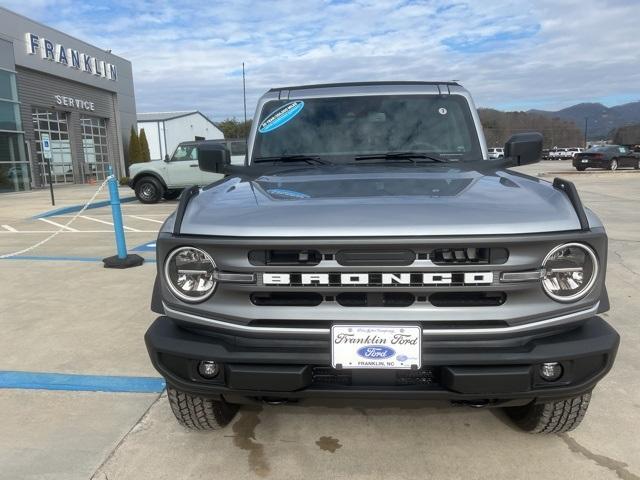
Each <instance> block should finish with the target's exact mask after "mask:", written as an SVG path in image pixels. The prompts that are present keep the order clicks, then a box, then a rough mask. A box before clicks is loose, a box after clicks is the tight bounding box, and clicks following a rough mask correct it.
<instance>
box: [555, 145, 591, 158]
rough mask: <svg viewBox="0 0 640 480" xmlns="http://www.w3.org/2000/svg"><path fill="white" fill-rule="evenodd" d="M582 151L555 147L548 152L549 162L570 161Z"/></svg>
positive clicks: (577, 148)
mask: <svg viewBox="0 0 640 480" xmlns="http://www.w3.org/2000/svg"><path fill="white" fill-rule="evenodd" d="M582 150H584V149H582V148H579V147H568V148H567V147H563V148H558V147H556V148H553V149H551V150H550V151H549V160H571V159H572V158H574V157H575V156H576V155H577V154H578V153H581V152H582Z"/></svg>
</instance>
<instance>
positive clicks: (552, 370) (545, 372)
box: [540, 362, 562, 382]
mask: <svg viewBox="0 0 640 480" xmlns="http://www.w3.org/2000/svg"><path fill="white" fill-rule="evenodd" d="M540 376H541V377H542V378H543V379H545V380H547V381H548V382H553V381H555V380H558V379H559V378H560V377H561V376H562V365H560V364H559V363H558V362H548V363H543V364H542V365H540Z"/></svg>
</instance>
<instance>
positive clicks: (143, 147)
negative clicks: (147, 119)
mask: <svg viewBox="0 0 640 480" xmlns="http://www.w3.org/2000/svg"><path fill="white" fill-rule="evenodd" d="M140 151H141V153H142V160H141V161H142V162H148V161H150V160H151V153H150V152H149V142H147V134H146V133H145V132H144V128H141V129H140Z"/></svg>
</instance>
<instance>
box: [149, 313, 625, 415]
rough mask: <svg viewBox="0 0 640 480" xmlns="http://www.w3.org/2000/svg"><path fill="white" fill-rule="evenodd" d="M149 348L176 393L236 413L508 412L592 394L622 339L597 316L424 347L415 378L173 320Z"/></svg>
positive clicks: (157, 331)
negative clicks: (376, 405) (266, 407)
mask: <svg viewBox="0 0 640 480" xmlns="http://www.w3.org/2000/svg"><path fill="white" fill-rule="evenodd" d="M516 340H517V339H516ZM145 341H146V344H147V349H148V351H149V355H150V357H151V361H152V362H153V365H154V367H155V368H156V369H157V370H158V371H159V372H160V373H161V374H162V376H163V377H165V379H166V380H167V383H168V384H169V385H172V386H174V387H175V388H177V389H179V390H183V391H186V392H189V393H192V394H198V395H204V396H209V397H212V398H220V397H221V396H222V397H224V398H225V399H226V400H227V401H230V402H235V403H249V402H253V401H256V400H265V399H266V400H273V399H277V400H285V399H286V400H296V399H302V398H331V397H333V398H378V399H385V400H448V401H454V402H455V401H458V402H470V403H473V404H478V403H479V402H483V404H484V403H486V404H496V405H497V404H500V405H504V404H521V403H526V402H529V401H531V400H533V399H535V400H550V399H555V398H565V397H571V396H575V395H579V394H581V393H584V392H587V391H589V390H591V389H592V388H593V387H594V385H595V384H596V383H597V382H598V381H599V380H600V379H601V378H602V377H603V376H604V375H605V374H606V373H607V372H608V371H609V370H610V369H611V366H612V365H613V361H614V359H615V355H616V352H617V349H618V344H619V341H620V337H619V335H618V334H617V332H616V331H615V330H614V329H613V328H612V327H611V326H610V325H609V324H608V323H606V322H605V321H604V320H602V318H600V317H597V316H596V317H592V318H590V319H589V320H586V321H584V322H583V323H581V324H579V325H578V326H575V327H573V328H571V329H569V330H565V331H563V332H561V333H557V332H556V333H554V334H551V335H548V336H545V337H542V338H540V337H537V338H536V337H529V338H524V337H523V340H522V341H521V342H518V341H514V339H510V340H509V341H502V342H501V341H497V342H490V341H481V342H475V341H466V342H451V341H435V340H434V341H428V340H425V341H424V342H423V354H422V364H423V368H422V369H421V370H418V371H395V370H363V371H352V370H334V369H332V368H330V364H331V352H330V342H329V340H328V339H322V340H315V339H313V340H309V339H297V340H290V339H282V340H278V339H273V338H269V339H260V338H249V337H242V336H235V335H227V334H223V333H216V332H212V331H194V330H191V329H189V330H187V329H185V328H182V327H180V326H178V325H177V324H176V323H175V322H174V321H173V320H172V319H171V318H169V317H166V316H161V317H158V318H157V319H156V321H155V322H154V323H153V324H152V325H151V327H150V328H149V330H148V331H147V333H146V335H145ZM200 360H214V361H216V362H218V363H219V364H221V366H222V367H223V368H222V369H221V372H220V374H219V375H218V376H217V377H216V378H215V379H213V380H205V379H203V378H202V377H200V376H199V375H198V373H197V365H198V362H199V361H200ZM544 362H560V363H561V364H562V367H563V370H564V374H563V375H562V377H561V378H560V379H559V380H557V381H555V382H547V381H545V380H543V379H542V378H541V377H540V376H539V374H538V366H539V365H540V364H541V363H544Z"/></svg>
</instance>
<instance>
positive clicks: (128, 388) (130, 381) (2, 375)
mask: <svg viewBox="0 0 640 480" xmlns="http://www.w3.org/2000/svg"><path fill="white" fill-rule="evenodd" d="M0 388H15V389H27V390H66V391H75V392H133V393H159V392H162V390H164V388H165V382H164V379H162V378H160V377H115V376H106V375H76V374H66V373H41V372H0Z"/></svg>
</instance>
